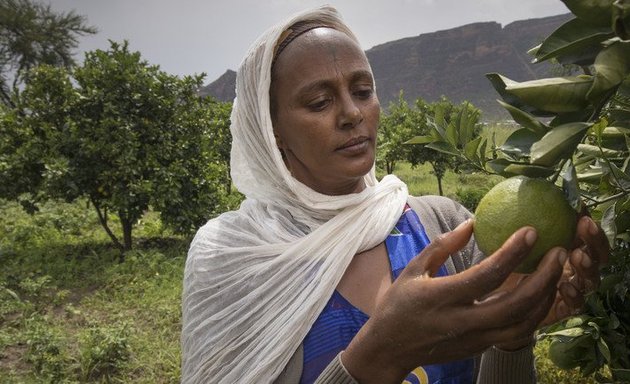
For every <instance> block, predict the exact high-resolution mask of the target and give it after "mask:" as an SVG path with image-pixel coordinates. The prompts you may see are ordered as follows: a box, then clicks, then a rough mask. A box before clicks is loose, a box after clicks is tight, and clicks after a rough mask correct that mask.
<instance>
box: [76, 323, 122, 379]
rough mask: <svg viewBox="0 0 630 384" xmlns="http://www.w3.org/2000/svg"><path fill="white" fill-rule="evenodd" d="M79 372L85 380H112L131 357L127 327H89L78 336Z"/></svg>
mask: <svg viewBox="0 0 630 384" xmlns="http://www.w3.org/2000/svg"><path fill="white" fill-rule="evenodd" d="M80 343H81V352H80V359H81V360H80V361H81V372H82V376H83V378H84V379H86V380H93V379H99V378H105V379H106V380H109V379H110V378H112V377H113V376H114V375H115V374H116V373H117V372H118V371H120V369H121V368H123V367H124V365H125V364H126V363H127V361H128V360H129V358H130V356H131V351H130V348H129V327H128V325H127V324H126V323H125V324H122V325H115V326H109V327H95V326H93V327H91V328H88V329H87V330H85V331H84V332H83V333H82V334H81V336H80Z"/></svg>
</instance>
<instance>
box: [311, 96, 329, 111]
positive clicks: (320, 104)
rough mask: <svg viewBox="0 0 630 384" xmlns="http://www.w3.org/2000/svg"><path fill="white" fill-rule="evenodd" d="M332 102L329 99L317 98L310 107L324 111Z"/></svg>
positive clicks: (313, 109)
mask: <svg viewBox="0 0 630 384" xmlns="http://www.w3.org/2000/svg"><path fill="white" fill-rule="evenodd" d="M329 103H330V100H329V99H322V100H316V101H314V102H312V103H310V104H309V105H308V108H309V109H310V110H312V111H322V110H323V109H324V108H326V107H327V106H328V104H329Z"/></svg>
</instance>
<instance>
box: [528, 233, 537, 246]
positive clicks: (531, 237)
mask: <svg viewBox="0 0 630 384" xmlns="http://www.w3.org/2000/svg"><path fill="white" fill-rule="evenodd" d="M536 237H537V235H536V231H534V230H533V229H528V230H527V231H526V232H525V244H527V245H528V246H530V247H531V246H532V245H534V243H535V242H536Z"/></svg>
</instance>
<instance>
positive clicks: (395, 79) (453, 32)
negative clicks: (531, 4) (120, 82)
mask: <svg viewBox="0 0 630 384" xmlns="http://www.w3.org/2000/svg"><path fill="white" fill-rule="evenodd" d="M570 17H571V14H563V15H557V16H548V17H543V18H536V19H526V20H517V21H514V22H511V23H508V24H506V25H505V26H502V25H501V24H499V23H498V22H495V21H486V22H476V23H469V24H465V25H462V26H459V27H455V28H450V29H444V30H439V31H434V32H428V33H423V34H420V35H417V36H410V37H404V38H402V39H397V40H394V41H390V42H386V43H382V44H378V45H375V46H374V47H372V48H370V49H368V50H366V55H367V57H368V60H369V61H370V64H371V66H372V71H373V73H374V78H375V82H376V86H377V93H378V96H379V99H380V101H381V105H382V106H383V108H386V107H387V106H388V105H389V103H390V102H392V101H395V100H397V99H398V95H399V94H400V91H401V90H402V91H403V95H404V97H405V99H406V100H408V101H409V102H412V101H413V100H415V99H416V98H419V97H421V98H423V99H424V100H426V101H428V102H431V101H435V100H438V99H439V98H440V97H442V96H444V97H446V98H448V99H449V100H451V101H452V102H454V103H460V102H462V101H464V100H466V101H469V102H471V103H472V104H473V105H475V106H476V107H477V108H480V109H481V110H482V112H483V118H484V120H498V119H503V118H506V117H507V116H508V115H507V113H506V112H505V111H504V110H503V108H502V107H501V106H500V105H499V104H498V103H497V102H496V99H497V98H499V95H498V94H497V93H496V91H495V90H494V89H493V88H492V86H491V84H490V82H489V81H488V80H487V79H486V77H485V74H486V73H490V72H498V73H501V74H502V75H504V76H507V77H509V78H511V79H513V80H516V81H526V80H533V79H536V78H541V77H549V76H553V71H554V67H553V66H552V65H551V64H549V63H538V64H533V63H532V62H531V57H530V56H529V55H528V54H527V51H528V50H529V49H530V48H532V47H534V46H536V45H537V44H539V43H540V42H541V41H542V40H543V39H544V37H546V36H548V35H549V34H550V33H551V32H553V31H554V30H555V29H556V28H557V27H559V26H560V25H562V24H563V23H564V22H565V21H567V20H569V19H570ZM235 84H236V73H235V72H234V71H233V70H229V69H228V70H227V71H226V72H225V73H224V74H223V75H221V76H220V77H219V78H218V79H216V80H215V81H213V82H211V83H209V84H208V85H206V86H204V87H203V88H202V89H201V90H200V94H202V95H211V96H214V97H216V98H217V99H219V100H222V101H232V100H233V99H234V96H235V91H234V88H235Z"/></svg>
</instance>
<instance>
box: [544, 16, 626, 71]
mask: <svg viewBox="0 0 630 384" xmlns="http://www.w3.org/2000/svg"><path fill="white" fill-rule="evenodd" d="M613 36H614V34H613V32H612V30H611V29H610V23H609V25H605V26H596V25H592V24H590V23H588V22H587V21H584V20H582V19H578V18H576V19H573V20H569V21H568V22H566V23H564V24H563V25H561V26H560V27H559V28H558V29H556V30H555V31H554V32H553V33H552V34H551V35H550V36H549V37H547V38H546V39H545V40H544V41H543V43H542V44H541V45H540V47H539V48H538V50H537V51H536V56H535V59H534V62H540V61H544V60H548V59H550V58H557V59H558V61H559V62H560V63H561V64H579V65H589V64H592V62H593V59H594V58H595V55H596V54H597V52H599V50H600V49H601V43H602V42H603V41H605V40H607V39H609V38H611V37H613Z"/></svg>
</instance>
